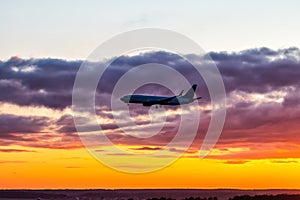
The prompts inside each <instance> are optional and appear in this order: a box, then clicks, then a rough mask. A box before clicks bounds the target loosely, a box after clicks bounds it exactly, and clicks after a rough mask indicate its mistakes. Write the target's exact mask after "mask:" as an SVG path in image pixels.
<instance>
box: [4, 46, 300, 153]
mask: <svg viewBox="0 0 300 200" xmlns="http://www.w3.org/2000/svg"><path fill="white" fill-rule="evenodd" d="M209 55H210V56H211V58H212V59H213V60H214V61H215V63H216V65H217V67H218V69H219V71H220V73H221V75H222V78H223V80H224V84H225V89H226V93H227V97H228V98H234V93H238V92H241V95H243V94H254V93H260V94H262V95H266V94H267V93H270V92H273V91H282V92H286V95H285V96H284V97H283V102H282V103H281V102H263V103H259V104H256V102H255V101H243V100H235V101H234V105H232V107H230V108H228V109H227V118H226V123H225V128H224V131H223V133H222V135H221V137H220V140H219V143H218V145H219V146H218V147H219V148H223V147H224V146H225V147H226V146H230V145H232V146H235V145H237V146H239V145H240V146H247V145H248V146H250V147H251V144H254V143H272V142H274V143H275V142H283V143H284V142H294V143H299V142H300V141H299V139H297V138H299V137H296V135H297V134H298V131H297V130H299V128H300V126H299V125H298V124H299V119H300V106H299V103H300V96H299V94H300V91H299V89H298V88H299V86H300V79H299V77H300V50H299V49H298V48H287V49H281V50H276V51H275V50H272V49H268V48H257V49H249V50H245V51H241V52H210V53H209ZM188 57H189V58H191V59H195V60H201V59H202V58H201V57H199V56H197V55H188ZM201 61H203V62H202V63H203V65H205V64H206V62H208V61H207V60H201ZM81 63H82V61H66V60H61V59H50V58H46V59H21V58H17V57H12V58H11V59H9V60H7V61H4V62H0V91H1V93H0V102H9V103H14V104H17V105H21V106H27V105H32V106H45V107H49V108H53V109H64V108H66V107H70V106H71V101H72V89H73V84H74V80H75V76H76V73H77V71H78V69H79V66H80V64H81ZM146 63H160V64H165V65H168V66H170V67H172V68H174V69H176V70H177V71H179V72H180V73H182V74H184V75H185V76H186V77H188V78H189V80H190V82H191V83H197V84H198V85H199V87H198V89H197V96H203V97H204V99H205V100H209V94H208V90H207V88H206V86H205V83H204V81H203V80H202V78H201V76H200V75H197V73H196V71H195V69H193V67H192V66H191V64H190V63H188V62H187V61H186V60H184V59H183V58H182V57H180V56H178V55H175V54H172V53H167V52H149V53H144V54H140V55H135V56H122V57H119V58H118V59H116V60H114V61H113V62H112V64H111V66H110V67H109V68H108V69H107V70H106V71H105V72H104V75H103V77H102V78H101V80H100V82H99V86H98V88H97V91H98V93H97V95H96V104H97V109H96V113H97V115H98V116H100V117H106V118H109V119H111V118H112V115H111V114H110V113H109V111H110V98H111V95H110V94H111V92H112V90H113V88H114V85H115V83H116V82H117V81H118V79H119V78H120V77H121V76H122V75H123V74H124V73H126V72H127V71H128V70H130V69H132V68H133V67H135V66H138V65H141V64H146ZM98 66H100V67H101V66H103V63H99V64H98ZM165 78H166V79H167V80H168V81H170V83H174V84H178V83H177V82H176V81H177V80H175V78H174V77H171V76H170V77H165ZM180 89H185V88H179V90H180ZM83 92H87V91H83ZM136 92H143V93H155V94H166V95H173V94H172V92H171V91H170V90H168V89H167V88H165V87H162V86H159V85H155V84H152V85H151V84H150V85H148V86H144V87H141V88H139V89H138V90H137V91H136ZM274 98H276V97H274ZM274 98H273V99H274ZM209 103H210V102H209V101H208V102H205V103H204V105H205V104H207V105H208V104H209ZM130 111H131V113H130V114H131V117H133V118H134V117H136V116H140V115H145V114H147V113H148V112H149V109H140V107H134V106H133V107H130ZM209 115H210V110H206V111H205V112H203V116H201V120H204V123H203V124H204V126H201V128H200V130H199V132H200V134H198V135H197V138H196V142H195V145H194V147H195V146H196V147H199V146H200V144H201V142H202V139H203V136H204V134H202V133H205V129H206V127H207V125H208V123H209V120H210V117H209ZM49 118H50V117H49ZM49 118H47V117H29V118H26V117H19V116H13V115H5V114H4V115H3V114H2V115H0V138H1V144H2V145H5V146H8V145H11V144H15V141H21V142H23V143H22V145H25V146H26V145H27V146H34V147H44V148H64V147H66V148H74V147H79V146H81V145H80V144H79V143H78V140H79V139H78V137H77V136H76V129H75V127H74V121H73V117H72V116H71V115H63V116H61V118H60V119H58V120H56V121H50V120H49ZM82 120H83V121H84V120H86V119H82ZM178 121H180V118H179V117H178V116H175V117H174V118H170V119H169V122H173V124H176V122H178ZM100 123H102V124H101V126H102V128H103V129H105V130H111V131H115V132H114V133H112V134H109V138H110V139H112V141H113V142H114V143H116V144H128V145H136V144H139V145H141V146H142V147H141V148H143V146H144V147H147V146H152V145H153V146H164V145H165V144H167V143H168V142H169V141H171V140H172V139H173V137H174V133H176V131H177V128H176V127H175V126H173V124H171V125H168V126H166V127H164V129H163V130H162V131H161V132H160V133H159V134H158V135H156V136H153V137H151V138H149V139H138V138H136V137H131V136H128V135H124V134H122V133H120V132H119V127H118V126H117V125H116V124H114V123H103V122H100ZM137 123H138V124H139V125H143V124H147V123H148V121H147V122H137ZM201 123H202V122H201ZM50 125H55V128H53V129H52V130H50V132H46V133H45V132H43V131H44V129H45V127H48V126H50ZM124 126H126V124H124ZM205 126H206V127H205ZM85 129H86V130H89V131H95V130H98V126H96V125H95V126H88V127H85ZM26 134H27V136H26ZM201 134H202V135H201ZM29 135H30V136H31V137H29ZM35 135H36V136H35ZM53 135H54V136H53ZM25 136H26V137H25ZM52 137H58V138H59V140H58V142H57V143H56V144H52V143H46V142H38V141H46V140H47V139H50V138H52ZM72 142H74V144H75V145H72ZM66 144H67V145H66ZM170 151H173V152H176V151H180V149H171V150H170ZM241 158H243V157H242V156H241Z"/></svg>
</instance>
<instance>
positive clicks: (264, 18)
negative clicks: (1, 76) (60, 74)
mask: <svg viewBox="0 0 300 200" xmlns="http://www.w3.org/2000/svg"><path fill="white" fill-rule="evenodd" d="M299 6H300V5H299V1H297V0H288V1H280V0H279V1H271V0H266V1H259V0H254V1H238V0H230V1H217V0H212V1H188V2H184V1H163V2H161V1H147V2H140V1H134V0H132V1H130V2H123V1H93V0H88V1H71V0H64V1H51V2H41V1H38V0H28V1H17V0H12V1H1V8H0V13H1V14H0V23H1V27H0V36H1V38H2V40H1V45H0V59H4V60H5V59H8V58H10V57H11V56H12V55H20V56H22V57H55V58H63V59H84V58H86V57H87V56H88V55H89V54H90V53H91V51H92V50H93V49H95V48H96V47H97V46H98V45H99V44H101V43H102V42H104V41H105V40H107V39H109V38H111V37H112V36H114V35H116V34H119V33H122V32H125V31H129V30H132V29H137V28H144V27H155V28H164V29H170V30H173V31H177V32H179V33H182V34H184V35H186V36H188V37H190V38H191V39H193V40H194V41H195V42H197V43H198V44H199V45H200V46H202V48H203V49H204V50H206V51H239V50H244V49H247V48H254V47H263V46H266V47H268V48H273V49H278V48H287V47H291V46H298V47H299V45H300V44H299V43H300V42H299V39H298V36H299V34H300V27H299V23H298V21H299V19H300V14H299V12H298V8H299Z"/></svg>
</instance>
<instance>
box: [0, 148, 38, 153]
mask: <svg viewBox="0 0 300 200" xmlns="http://www.w3.org/2000/svg"><path fill="white" fill-rule="evenodd" d="M1 152H3V153H23V152H36V151H33V150H26V149H0V153H1Z"/></svg>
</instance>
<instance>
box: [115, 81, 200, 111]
mask: <svg viewBox="0 0 300 200" xmlns="http://www.w3.org/2000/svg"><path fill="white" fill-rule="evenodd" d="M196 88H197V85H196V84H194V85H193V86H192V88H190V89H189V90H188V91H187V93H185V95H182V94H183V91H184V90H182V91H181V92H180V94H179V95H176V96H171V97H169V96H149V95H140V94H131V95H125V96H123V97H121V98H120V100H121V101H123V102H124V103H127V104H128V105H129V103H136V104H143V106H152V105H156V107H157V106H158V105H160V106H162V105H170V106H175V105H182V104H188V103H192V102H194V101H195V100H198V99H201V98H202V97H196V98H194V94H195V90H196Z"/></svg>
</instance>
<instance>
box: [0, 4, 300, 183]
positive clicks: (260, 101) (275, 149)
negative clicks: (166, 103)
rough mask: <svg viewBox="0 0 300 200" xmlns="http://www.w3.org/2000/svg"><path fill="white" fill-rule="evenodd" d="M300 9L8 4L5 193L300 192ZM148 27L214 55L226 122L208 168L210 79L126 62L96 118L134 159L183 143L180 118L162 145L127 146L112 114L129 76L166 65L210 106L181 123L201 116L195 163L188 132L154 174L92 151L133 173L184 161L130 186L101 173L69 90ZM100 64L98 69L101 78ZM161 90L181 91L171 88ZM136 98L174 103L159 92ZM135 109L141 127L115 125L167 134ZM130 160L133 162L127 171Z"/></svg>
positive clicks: (151, 58)
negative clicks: (107, 51)
mask: <svg viewBox="0 0 300 200" xmlns="http://www.w3.org/2000/svg"><path fill="white" fill-rule="evenodd" d="M299 8H300V2H299V1H296V0H287V1H267V0H266V1H259V0H252V1H240V0H239V1H238V0H229V1H221V0H219V1H217V0H212V1H196V0H195V1H92V0H89V1H71V0H65V1H38V0H28V1H17V0H11V1H0V25H1V26H0V38H1V45H0V189H7V188H13V189H15V188H21V189H22V188H24V189H28V188H109V189H111V188H241V189H247V188H250V189H254V188H289V189H292V188H298V189H300V173H299V169H300V137H299V130H300V124H299V120H300V106H299V105H300V104H299V103H300V95H299V94H300V89H299V88H300V79H299V77H300V49H299V47H300V40H299V35H300V23H299V21H300V12H299ZM145 27H154V28H162V29H169V30H173V31H176V32H179V33H181V34H184V35H186V36H188V37H189V38H191V39H192V40H194V41H196V42H197V43H198V44H199V45H200V46H201V47H202V48H203V49H204V50H205V51H206V52H210V56H211V58H212V59H213V60H214V62H215V64H216V66H217V67H218V69H219V71H220V74H221V75H222V79H223V81H224V86H225V91H226V95H227V97H226V98H227V99H226V101H227V104H226V109H227V115H226V121H225V125H224V129H223V132H222V134H221V137H220V139H219V141H218V143H217V144H216V146H215V147H214V149H212V151H211V152H210V154H209V155H208V156H207V157H206V158H204V159H199V147H200V146H201V144H202V142H203V138H204V136H205V133H206V131H207V129H208V126H209V122H210V119H211V113H212V105H211V103H210V96H209V92H208V88H207V87H206V85H205V82H204V81H203V79H202V78H201V77H200V76H196V75H195V71H194V70H193V69H192V68H191V66H190V64H189V63H188V62H186V60H184V59H183V58H182V57H179V56H176V55H174V54H173V53H170V52H163V51H145V52H142V53H140V54H139V53H132V54H128V55H122V56H120V57H119V58H118V59H117V60H115V61H114V62H113V63H112V64H111V66H110V68H109V69H108V70H107V71H105V73H104V76H103V78H102V79H100V82H99V86H98V88H97V90H96V92H95V100H96V108H95V113H96V120H98V121H97V122H98V123H99V124H101V126H103V127H104V128H103V132H101V134H102V133H103V134H105V135H106V136H107V137H109V138H110V140H111V141H112V142H113V143H114V144H115V145H118V146H119V147H120V148H122V149H124V150H125V151H128V152H134V153H142V154H145V153H149V152H155V151H157V150H160V149H162V148H163V147H164V146H165V145H166V144H167V143H168V142H170V141H171V140H172V138H173V137H174V135H175V134H176V131H177V129H178V124H180V120H181V116H180V113H181V110H180V109H179V108H174V107H173V108H171V107H163V108H164V109H165V110H166V113H167V114H166V116H167V121H166V124H165V125H166V126H165V127H164V128H163V129H161V130H160V131H159V132H158V134H157V135H155V136H153V137H149V138H146V139H143V138H142V139H141V138H138V137H132V136H130V135H128V134H124V133H123V132H122V129H121V128H120V127H119V126H117V125H116V124H115V121H114V119H113V114H114V113H113V112H112V108H111V107H112V106H111V104H110V102H111V98H112V95H111V94H112V91H113V89H114V86H115V84H116V83H117V82H118V79H119V78H120V77H121V76H122V75H123V74H124V73H126V72H127V71H130V70H131V69H134V68H135V67H136V66H139V65H143V64H145V63H146V64H147V63H160V64H165V65H168V66H169V67H170V68H173V69H176V70H177V71H179V72H180V73H182V74H184V75H185V76H186V77H188V79H189V81H191V82H192V83H196V84H198V88H197V91H196V96H202V97H203V102H202V103H200V104H199V105H198V104H189V105H188V106H187V107H186V109H185V110H184V111H182V113H181V114H186V115H188V114H189V113H192V112H195V111H196V112H199V113H201V120H200V123H199V125H200V128H199V129H198V131H197V135H196V137H195V140H194V141H193V143H192V144H191V145H190V147H189V149H187V150H186V151H184V148H183V143H184V142H185V141H186V140H187V138H188V136H189V133H190V131H191V130H190V129H186V130H185V131H186V132H187V138H183V139H182V141H179V142H178V143H176V146H175V147H172V148H166V149H164V151H165V152H164V153H165V154H163V155H159V156H153V155H150V156H149V158H150V159H152V161H153V162H147V163H145V162H144V160H141V159H139V156H136V155H134V156H128V155H127V156H125V155H124V154H121V153H115V152H111V151H110V148H109V146H104V145H103V146H101V145H99V144H97V145H95V146H92V151H94V153H95V152H96V153H99V154H101V155H103V156H104V157H105V158H107V159H110V160H112V161H113V162H115V164H116V166H118V165H119V166H120V167H122V168H128V169H138V168H140V169H141V168H145V165H153V166H155V164H157V163H158V162H160V161H163V160H166V159H169V158H173V157H174V155H175V154H178V153H183V156H182V157H181V158H180V159H178V160H177V161H176V162H175V163H173V164H172V165H170V166H168V167H166V168H164V169H162V170H158V171H156V172H151V173H144V174H130V173H124V172H120V171H117V170H114V169H111V168H109V167H107V166H106V165H104V164H101V163H100V162H98V161H97V160H96V159H95V158H93V157H92V156H91V154H89V153H88V151H87V150H86V149H85V148H84V146H83V144H82V140H81V139H82V138H80V137H79V135H78V133H77V130H76V128H75V125H74V120H73V114H74V113H73V112H72V90H73V85H74V80H75V77H76V73H77V71H78V69H79V67H80V65H81V64H82V62H83V61H84V60H85V58H86V57H87V56H88V55H89V54H90V53H91V52H92V51H93V50H94V49H95V48H96V47H97V46H98V45H99V44H101V43H102V42H104V41H105V40H107V39H109V38H111V37H112V36H114V35H117V34H119V33H122V32H124V31H129V30H132V29H138V28H145ZM187 56H189V58H190V59H193V60H194V61H195V62H199V63H201V66H202V67H205V66H206V64H207V63H206V62H205V61H206V60H204V61H203V60H201V59H203V57H201V56H199V55H198V54H191V55H187ZM202 61H203V62H202ZM103 62H104V61H100V62H99V63H97V64H99V66H100V67H102V66H103ZM95 66H98V65H95ZM157 75H161V74H159V73H158V74H157ZM136 77H137V78H139V74H136ZM162 78H163V79H165V80H166V81H169V82H170V83H172V84H173V85H176V86H178V85H180V84H178V80H177V79H176V78H174V77H172V76H165V77H162ZM107 83H109V84H107ZM182 89H184V90H185V91H186V90H187V89H188V88H181V87H178V93H176V94H179V92H180V91H181V90H182ZM84 92H86V91H84ZM138 92H141V93H147V94H154V93H155V95H157V94H158V95H159V94H160V95H172V96H173V95H174V94H172V92H170V90H167V89H166V88H162V87H158V86H157V85H156V86H155V85H154V86H153V85H150V86H149V85H148V86H145V87H141V88H139V90H138ZM176 94H175V95H176ZM125 106H126V108H127V105H125ZM128 108H130V117H131V118H130V119H132V120H133V121H135V122H136V123H137V124H138V126H132V125H131V124H130V123H129V122H128V120H129V119H127V118H125V117H124V116H125V115H124V113H125V112H126V111H127V110H122V109H120V110H118V112H117V113H115V114H116V115H118V116H119V117H120V118H121V119H123V121H121V123H122V125H124V126H125V127H127V128H128V129H129V130H130V132H131V133H134V134H136V135H137V136H140V135H143V134H146V133H148V132H150V131H151V130H153V129H155V128H157V127H156V126H157V125H158V124H150V126H147V124H149V122H150V121H151V119H150V117H149V115H148V112H149V109H150V108H148V107H146V108H145V107H140V106H136V105H133V106H132V105H130V106H129V107H128ZM91 116H92V113H90V112H88V111H87V112H86V113H84V115H82V116H81V118H80V119H81V120H82V124H84V123H86V124H84V125H86V126H85V127H84V128H85V129H86V130H87V131H86V132H87V134H90V135H92V136H94V138H93V137H92V138H93V139H95V140H91V141H92V142H94V141H97V140H98V139H99V138H98V137H99V132H97V131H98V130H99V129H97V128H98V126H95V124H94V122H93V121H92V119H91V118H92V117H91ZM158 116H159V117H158V121H159V120H161V118H162V116H160V115H158ZM160 117H161V118H160ZM191 121H192V120H191ZM145 127H146V128H145ZM93 134H94V135H93ZM81 137H84V136H82V135H81ZM127 160H131V161H134V162H132V163H130V164H128V163H127V164H126V161H127ZM124 163H125V164H124ZM146 167H147V166H146Z"/></svg>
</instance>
